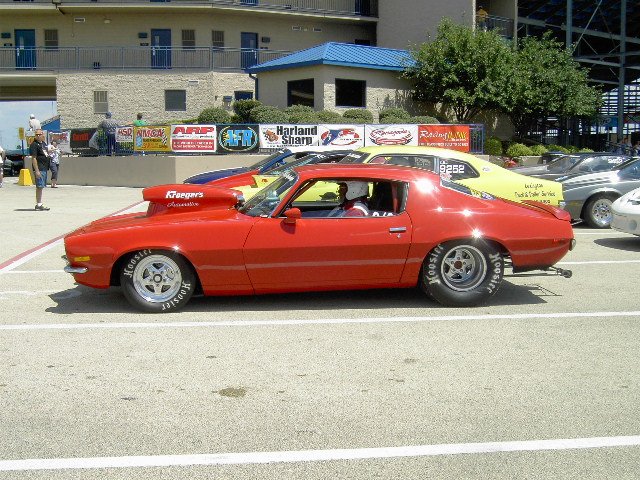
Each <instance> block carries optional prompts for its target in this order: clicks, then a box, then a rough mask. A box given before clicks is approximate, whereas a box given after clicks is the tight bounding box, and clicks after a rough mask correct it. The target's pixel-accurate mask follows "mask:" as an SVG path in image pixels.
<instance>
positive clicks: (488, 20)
mask: <svg viewBox="0 0 640 480" xmlns="http://www.w3.org/2000/svg"><path fill="white" fill-rule="evenodd" d="M513 26H514V21H513V20H512V19H511V18H506V17H497V16H495V15H487V16H486V17H476V27H477V28H478V29H479V30H485V31H486V30H491V31H493V32H496V33H497V34H498V35H501V36H503V37H505V38H513Z"/></svg>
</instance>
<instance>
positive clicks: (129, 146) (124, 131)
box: [116, 125, 133, 152]
mask: <svg viewBox="0 0 640 480" xmlns="http://www.w3.org/2000/svg"><path fill="white" fill-rule="evenodd" d="M116 144H117V145H118V149H117V151H118V152H126V151H129V152H131V151H132V150H133V127H132V126H130V125H129V126H127V127H118V128H117V129H116Z"/></svg>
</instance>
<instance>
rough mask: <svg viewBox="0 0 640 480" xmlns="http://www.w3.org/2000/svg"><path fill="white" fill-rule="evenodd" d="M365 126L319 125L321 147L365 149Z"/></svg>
mask: <svg viewBox="0 0 640 480" xmlns="http://www.w3.org/2000/svg"><path fill="white" fill-rule="evenodd" d="M364 135H365V134H364V125H318V136H319V137H320V142H319V145H333V146H336V147H349V148H354V149H355V148H360V147H364Z"/></svg>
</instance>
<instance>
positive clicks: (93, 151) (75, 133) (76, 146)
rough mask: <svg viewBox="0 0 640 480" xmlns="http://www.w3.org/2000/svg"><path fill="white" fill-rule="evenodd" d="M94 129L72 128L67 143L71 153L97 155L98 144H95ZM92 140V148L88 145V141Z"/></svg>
mask: <svg viewBox="0 0 640 480" xmlns="http://www.w3.org/2000/svg"><path fill="white" fill-rule="evenodd" d="M96 133H97V132H96V129H95V128H74V129H72V130H71V139H70V141H69V143H70V145H71V151H72V152H73V153H77V154H79V155H97V154H98V148H97V147H98V144H97V142H96V137H97V135H96ZM92 138H93V142H92V146H90V145H89V141H90V140H91V139H92Z"/></svg>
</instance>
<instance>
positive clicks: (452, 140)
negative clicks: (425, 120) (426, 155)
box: [418, 125, 471, 152]
mask: <svg viewBox="0 0 640 480" xmlns="http://www.w3.org/2000/svg"><path fill="white" fill-rule="evenodd" d="M418 144H419V145H421V146H429V147H442V148H450V149H451V150H459V151H461V152H468V151H470V150H471V135H470V129H469V125H419V126H418Z"/></svg>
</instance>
